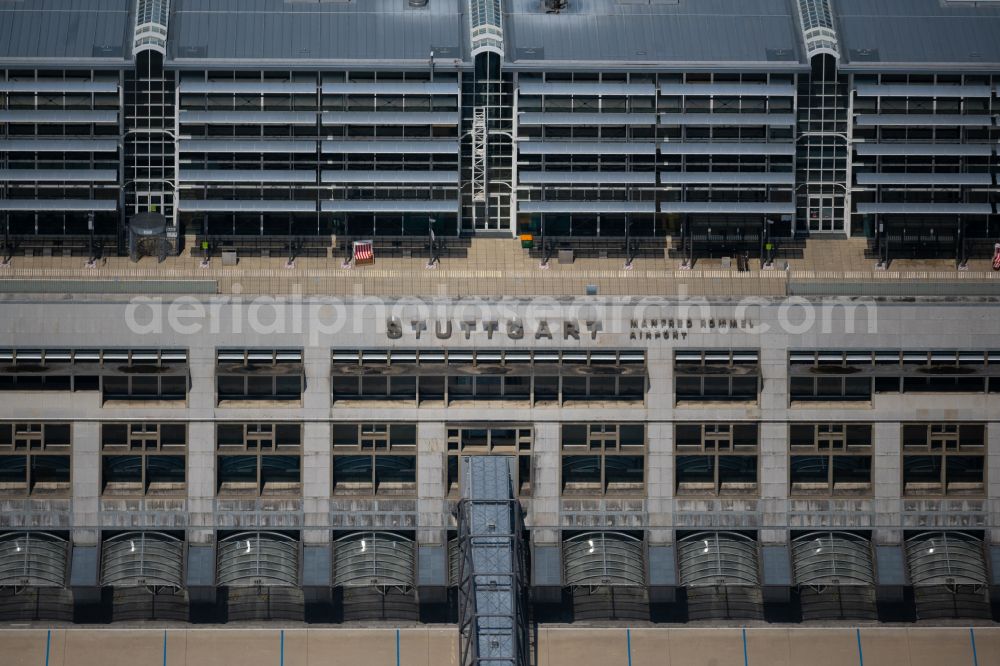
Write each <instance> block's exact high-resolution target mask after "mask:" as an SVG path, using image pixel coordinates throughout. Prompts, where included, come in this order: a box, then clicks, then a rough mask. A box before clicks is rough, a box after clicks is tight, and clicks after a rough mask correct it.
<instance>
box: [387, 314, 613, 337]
mask: <svg viewBox="0 0 1000 666" xmlns="http://www.w3.org/2000/svg"><path fill="white" fill-rule="evenodd" d="M603 329H604V326H603V325H602V324H601V322H599V321H577V320H568V319H567V320H562V321H555V322H551V323H550V322H549V321H548V320H545V319H541V320H538V321H536V322H533V323H530V324H526V323H525V322H524V321H523V320H521V319H508V320H499V319H482V320H478V319H465V320H461V321H453V320H451V319H433V320H427V319H411V320H410V321H407V322H403V321H402V320H400V319H398V318H396V317H392V318H390V319H386V321H385V334H386V337H388V338H389V339H390V340H399V339H400V338H402V337H403V336H404V335H412V336H413V337H414V338H415V339H417V340H420V339H421V338H423V337H425V336H426V337H434V338H437V339H438V340H448V339H450V338H451V337H452V336H462V337H464V338H465V339H466V340H471V339H472V336H473V335H476V336H486V339H487V340H492V339H493V338H494V337H496V338H497V339H507V340H523V339H525V338H528V339H529V340H530V339H534V340H555V339H559V340H579V339H580V337H581V336H583V337H584V339H587V338H589V339H590V340H596V339H597V334H598V333H600V332H601V331H602V330H603Z"/></svg>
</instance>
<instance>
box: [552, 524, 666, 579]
mask: <svg viewBox="0 0 1000 666" xmlns="http://www.w3.org/2000/svg"><path fill="white" fill-rule="evenodd" d="M642 543H643V542H642V539H638V538H636V537H634V536H630V535H628V534H622V533H620V532H587V533H585V534H578V535H575V536H572V537H570V538H568V539H566V540H565V541H564V542H563V566H564V567H565V578H566V584H567V585H571V586H590V587H599V586H627V587H642V586H644V585H645V584H646V566H645V558H644V557H643V552H642Z"/></svg>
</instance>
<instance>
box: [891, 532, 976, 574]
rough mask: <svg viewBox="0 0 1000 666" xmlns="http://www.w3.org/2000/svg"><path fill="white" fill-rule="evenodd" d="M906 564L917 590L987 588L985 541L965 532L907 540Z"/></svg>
mask: <svg viewBox="0 0 1000 666" xmlns="http://www.w3.org/2000/svg"><path fill="white" fill-rule="evenodd" d="M906 561H907V565H908V566H909V569H910V582H911V583H912V584H913V586H914V587H924V586H928V585H948V586H957V585H972V586H975V587H979V586H984V585H986V583H987V580H988V577H987V573H986V555H985V553H984V550H983V541H982V539H980V538H978V537H975V536H972V535H971V534H966V533H964V532H925V533H923V534H919V535H917V536H914V537H910V538H909V539H907V540H906Z"/></svg>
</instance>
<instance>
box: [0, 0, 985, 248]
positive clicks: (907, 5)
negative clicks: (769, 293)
mask: <svg viewBox="0 0 1000 666" xmlns="http://www.w3.org/2000/svg"><path fill="white" fill-rule="evenodd" d="M363 4H364V6H362V3H358V2H332V3H327V2H320V3H315V2H313V3H308V2H305V3H295V2H284V1H283V0H266V1H263V0H262V1H261V2H256V3H252V4H251V5H249V6H248V5H247V4H246V3H242V2H240V3H236V2H221V3H214V4H212V5H211V6H208V5H206V4H205V3H201V2H198V1H195V0H175V1H174V2H168V0H141V1H136V0H117V1H113V2H98V1H97V0H84V1H82V2H73V3H70V2H68V1H67V0H35V1H34V2H29V3H14V4H12V5H10V6H7V7H2V8H0V12H2V16H3V19H4V21H3V24H4V26H5V28H6V33H5V36H4V39H3V42H2V44H0V68H2V75H0V95H2V97H0V99H2V106H0V134H2V139H0V141H2V143H0V151H2V153H0V157H2V159H3V164H2V165H0V188H2V189H0V206H2V208H3V213H4V224H5V226H4V231H5V232H7V236H6V237H5V238H6V240H5V243H6V244H7V245H8V246H14V247H18V248H21V249H20V250H18V251H19V252H23V251H27V252H29V253H30V252H34V251H45V248H46V247H49V248H51V247H57V246H60V245H61V246H69V250H68V251H71V252H72V251H79V252H81V253H85V252H84V250H82V249H80V247H81V246H82V245H85V242H84V237H85V236H86V234H87V233H88V216H89V215H91V214H93V216H94V218H95V222H94V226H95V229H96V233H97V235H98V236H100V237H101V238H100V240H101V241H103V242H104V243H105V246H106V250H105V252H106V253H111V252H112V250H117V251H119V252H124V247H125V244H126V235H127V234H126V228H127V223H128V220H129V219H130V218H132V217H133V216H135V215H137V214H139V213H142V212H150V211H153V212H156V213H157V214H160V215H163V223H164V225H165V226H166V229H167V233H168V235H169V236H173V237H176V238H177V239H178V241H177V242H178V245H179V244H180V239H183V238H185V237H186V238H187V244H188V246H190V247H193V248H195V249H196V250H197V251H199V252H200V251H202V243H203V242H205V241H208V242H210V251H211V250H212V249H213V248H214V247H215V246H216V245H231V246H233V247H236V248H238V249H240V250H242V251H244V252H260V251H261V249H262V248H265V247H270V246H277V247H281V245H282V243H283V242H287V241H289V240H292V239H295V240H296V242H298V244H299V245H301V246H302V247H303V248H309V252H311V253H312V254H316V253H319V254H320V255H324V254H326V255H329V254H330V250H329V249H328V248H329V247H331V246H333V245H334V244H335V242H336V239H337V238H338V237H339V238H340V240H341V241H344V240H345V239H347V240H349V239H351V238H359V237H361V238H371V237H374V238H376V239H378V242H380V243H385V244H386V246H391V245H392V239H400V238H404V237H408V236H409V237H413V236H417V237H423V236H428V235H429V234H430V232H431V231H432V230H433V231H434V232H435V234H436V235H437V236H438V237H441V238H448V237H455V236H458V235H459V234H463V235H469V234H474V233H484V232H490V231H502V232H505V233H506V234H514V233H531V234H532V235H533V236H534V237H535V240H536V241H537V240H538V239H539V238H541V239H542V242H541V243H536V247H538V248H539V249H540V250H542V249H543V248H545V247H556V246H559V247H562V246H571V247H574V248H576V249H578V250H583V249H586V250H589V251H592V252H601V253H607V252H609V251H618V250H621V249H622V248H625V247H626V244H630V245H629V246H630V247H631V248H632V249H631V250H628V252H629V253H630V254H635V253H639V252H640V251H641V250H647V251H657V250H658V251H660V252H661V253H662V250H663V249H664V248H665V247H667V239H668V238H670V239H671V245H670V247H672V248H673V250H672V252H673V254H674V255H675V256H678V257H681V258H685V259H688V263H690V259H693V258H694V257H695V256H696V255H704V254H706V253H713V254H715V255H718V254H722V253H728V254H733V253H742V252H750V253H752V254H754V255H756V254H758V253H759V254H762V255H764V254H768V253H769V252H770V253H771V254H773V251H774V250H776V249H781V248H780V246H781V242H780V239H789V238H793V237H797V236H804V235H811V236H812V237H814V238H822V237H823V234H832V235H834V236H843V235H845V234H847V235H852V236H859V237H868V238H869V239H871V243H870V248H869V253H870V255H871V256H872V258H874V259H877V260H879V261H880V262H881V263H883V264H885V263H887V262H888V261H891V259H892V258H893V257H910V256H915V255H933V256H947V257H953V258H955V259H957V260H958V261H959V263H964V262H965V261H966V260H967V259H968V258H969V257H970V256H972V257H975V256H979V255H982V254H983V253H984V252H988V251H990V250H991V249H992V242H994V241H995V240H996V239H997V238H998V237H1000V231H998V229H997V211H996V205H997V183H996V178H997V172H998V158H997V144H998V141H1000V129H998V128H997V121H996V118H997V114H998V112H1000V101H998V95H997V85H998V84H997V76H998V75H997V71H998V67H1000V51H998V47H997V40H996V39H995V36H996V33H997V22H998V20H1000V9H997V8H996V7H994V6H992V3H989V2H964V1H959V0H919V2H917V3H916V4H914V3H913V2H902V1H899V2H895V1H887V2H880V3H877V4H876V5H872V4H871V3H869V2H860V1H857V2H855V1H854V0H847V1H844V2H838V3H831V2H829V0H798V1H794V2H793V1H792V0H753V1H752V2H735V1H729V0H720V1H718V2H709V3H703V2H698V3H695V2H692V1H691V0H681V1H680V2H663V3H661V2H652V3H640V4H638V5H637V4H634V3H621V2H615V1H613V0H608V1H604V0H577V1H570V2H563V1H561V0H560V1H558V2H557V1H555V0H553V1H551V2H539V1H537V0H503V1H501V2H497V1H494V0H469V1H465V0H429V1H423V0H420V1H413V2H409V3H407V2H404V1H403V0H373V2H367V3H363ZM60 236H61V237H62V238H61V239H60V238H59V237H60ZM254 239H256V241H254ZM598 239H600V240H598ZM626 241H627V243H626ZM87 242H89V241H87ZM767 243H772V245H773V246H774V247H772V248H770V250H769V249H768V248H767ZM784 246H785V249H786V250H787V251H788V252H792V253H793V254H794V250H795V247H796V243H794V242H788V241H787V240H786V241H785V242H784Z"/></svg>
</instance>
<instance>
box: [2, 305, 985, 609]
mask: <svg viewBox="0 0 1000 666" xmlns="http://www.w3.org/2000/svg"><path fill="white" fill-rule="evenodd" d="M219 299H220V300H218V302H215V301H212V300H209V299H206V300H203V301H201V300H196V299H195V298H194V297H188V298H187V300H186V301H185V302H184V303H182V304H180V305H177V304H174V303H172V302H171V301H161V300H160V299H140V300H138V301H131V302H129V301H124V300H122V301H121V302H116V301H115V299H114V298H110V297H106V298H104V299H100V300H97V301H94V302H88V300H87V299H86V298H85V297H84V298H82V299H76V300H77V302H70V303H52V302H48V303H43V302H41V301H40V299H35V300H34V302H32V301H29V300H23V301H20V302H17V301H10V302H7V303H6V304H5V305H4V312H5V315H6V316H5V317H4V320H3V324H2V329H0V332H2V337H3V340H5V341H6V343H7V345H8V346H7V347H6V348H3V349H0V369H2V372H0V388H2V390H3V393H2V395H3V401H2V403H0V470H2V472H3V485H2V489H3V494H4V497H3V509H4V511H3V513H2V516H0V521H3V531H2V532H0V572H3V576H4V578H3V579H2V583H3V585H5V586H10V587H4V588H3V589H4V590H8V591H9V592H10V593H9V594H8V595H7V596H6V598H5V599H4V603H3V604H0V609H2V611H0V612H2V613H3V614H4V616H5V617H8V618H14V617H17V616H18V614H25V613H26V614H27V615H28V616H29V617H30V616H32V615H33V614H35V615H39V616H43V617H44V615H45V613H56V616H55V617H62V618H64V619H68V618H70V617H72V613H73V606H74V604H75V605H76V608H77V618H78V619H79V618H80V617H81V615H80V614H81V613H82V612H86V613H87V614H88V615H87V617H90V618H91V619H96V618H101V619H104V620H125V619H137V618H146V619H148V618H159V619H188V618H189V616H190V618H192V619H193V620H195V621H198V620H201V621H224V620H229V621H233V620H241V619H261V618H269V619H283V620H299V621H301V620H303V619H304V620H306V621H311V622H331V621H349V620H361V619H395V620H417V619H420V618H424V619H427V618H435V617H436V618H438V619H441V618H442V617H444V618H446V617H448V614H449V613H454V604H455V603H456V597H455V595H456V594H458V593H460V592H461V590H462V589H463V586H465V585H467V584H470V583H469V577H468V573H467V571H468V568H467V567H466V568H465V569H463V566H464V565H463V560H462V559H461V558H462V554H463V553H464V552H466V550H467V549H466V548H465V546H463V544H464V543H465V541H464V540H467V539H469V538H470V537H469V536H468V535H467V534H463V529H465V528H466V526H467V522H466V521H465V520H463V518H462V516H463V512H466V511H469V510H471V508H470V506H471V507H472V508H474V507H476V506H477V505H476V493H477V492H487V498H486V499H488V500H490V501H492V502H493V503H494V504H489V506H494V505H495V504H496V503H497V502H499V503H500V504H502V505H503V507H504V511H505V512H509V511H510V509H509V508H508V505H507V502H515V503H516V506H517V507H519V508H518V510H517V511H515V512H514V514H512V515H516V517H517V520H516V521H515V520H513V519H507V520H505V521H504V520H499V519H497V518H496V517H495V516H494V517H492V518H491V519H490V520H491V522H489V524H490V525H492V528H491V531H490V534H491V535H492V536H493V538H501V537H502V538H503V539H506V538H508V537H509V539H510V540H511V543H512V544H513V546H512V548H513V551H514V552H515V553H516V557H515V559H514V561H511V560H510V559H507V560H504V561H505V562H506V565H505V566H506V567H507V568H508V569H509V571H507V572H506V573H508V574H510V575H515V574H516V576H518V577H519V580H521V581H522V582H523V584H524V585H525V587H526V589H528V590H530V599H531V601H530V603H531V606H532V608H533V613H534V614H535V616H536V617H542V618H548V619H550V620H562V621H568V620H585V619H590V620H608V619H626V620H628V619H631V620H647V621H648V620H650V619H653V620H656V619H659V620H661V621H689V620H706V619H712V620H726V619H744V620H750V619H758V620H760V619H774V618H784V619H804V620H816V619H849V620H875V619H877V618H880V617H881V618H884V619H896V620H898V619H910V620H912V619H921V620H927V619H940V618H955V617H958V618H979V619H989V618H990V617H992V616H993V613H992V611H991V592H995V591H996V590H997V589H998V584H1000V580H998V579H997V577H996V576H997V572H998V571H1000V567H998V566H997V561H998V558H1000V524H998V523H997V520H998V515H1000V513H998V511H997V503H998V502H1000V468H998V460H1000V457H998V454H997V451H998V450H1000V423H998V422H997V415H998V414H1000V409H998V406H1000V405H998V402H997V401H998V400H1000V351H997V345H996V339H997V338H996V329H997V325H998V321H1000V315H998V313H997V310H996V307H995V305H993V304H992V303H982V302H976V300H975V299H969V300H968V301H966V302H942V303H938V304H933V303H913V302H890V301H885V302H875V301H872V302H868V303H864V304H860V305H859V304H851V303H847V304H844V303H834V304H832V305H831V304H830V303H823V302H820V301H814V302H805V301H803V302H800V303H798V304H797V305H794V306H789V305H787V304H785V303H782V302H780V301H777V300H774V301H768V300H767V299H759V300H758V301H756V302H755V303H752V304H747V303H740V302H737V301H725V300H720V301H718V302H702V303H699V304H695V305H692V304H688V303H684V302H678V301H676V300H672V299H666V298H644V299H628V298H624V299H606V300H600V299H586V298H583V299H563V300H562V301H561V302H559V303H554V302H552V301H547V300H544V299H540V300H538V301H532V300H530V299H524V300H519V301H507V300H493V301H490V300H484V301H476V302H472V303H469V302H465V303H463V302H462V301H454V300H442V301H438V302H433V301H416V300H413V301H409V302H408V301H405V300H404V301H397V302H386V303H379V304H376V303H374V302H364V301H361V302H350V301H346V302H340V301H336V302H334V301H330V300H327V299H305V300H304V301H302V302H299V303H298V304H297V305H296V306H292V305H288V306H287V307H284V306H273V305H268V304H264V305H260V304H258V305H252V304H251V305H248V304H246V303H240V302H238V299H237V300H236V302H233V300H231V299H227V298H222V297H219ZM248 302H250V301H249V299H248ZM918 324H919V327H920V332H919V333H915V332H914V331H913V329H914V327H915V326H917V325H918ZM476 465H487V466H488V465H500V467H492V468H490V467H486V468H484V469H479V468H478V467H476ZM477 475H478V476H477ZM491 475H492V476H491ZM484 478H485V479H487V480H485V481H484V480H483V479H484ZM489 479H493V480H492V481H490V480H489ZM496 479H499V480H496ZM484 489H486V490H484ZM498 489H499V490H498ZM508 491H509V492H508ZM491 492H492V493H493V494H494V496H490V495H489V493H491ZM497 494H499V497H497V496H495V495H497ZM504 515H507V514H506V513H505V514H504ZM505 531H506V532H509V534H508V535H506V536H505ZM494 532H496V533H495V534H494ZM501 540H502V539H501ZM472 543H475V540H474V539H473V540H472ZM475 563H476V565H480V564H482V562H480V561H478V560H476V562H475ZM468 566H469V567H471V566H472V564H471V563H470V564H468ZM518 567H522V568H521V569H520V570H518ZM462 571H465V572H466V573H465V574H464V575H463V573H462ZM67 576H68V577H67ZM16 586H26V587H25V588H24V589H23V590H20V591H18V593H17V594H15V593H14V590H16V589H17V588H16ZM511 608H514V606H511ZM449 609H451V610H449ZM60 614H61V615H60Z"/></svg>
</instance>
